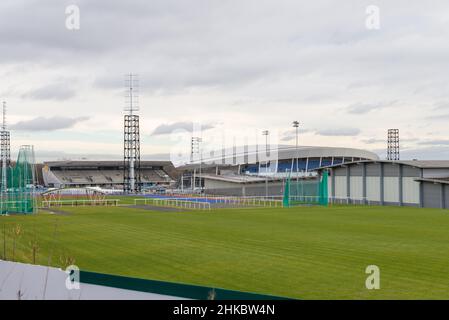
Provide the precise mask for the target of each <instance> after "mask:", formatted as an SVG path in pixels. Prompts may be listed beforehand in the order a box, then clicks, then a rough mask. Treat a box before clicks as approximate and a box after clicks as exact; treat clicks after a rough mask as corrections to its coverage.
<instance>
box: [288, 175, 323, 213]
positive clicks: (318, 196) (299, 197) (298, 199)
mask: <svg viewBox="0 0 449 320" xmlns="http://www.w3.org/2000/svg"><path fill="white" fill-rule="evenodd" d="M327 182H328V173H327V172H326V171H324V172H323V174H322V175H321V177H320V178H319V179H299V180H293V181H292V180H291V178H290V177H289V178H288V179H287V182H286V184H285V188H284V197H283V204H284V207H290V206H295V205H301V204H317V205H323V206H327V205H328V201H329V200H328V191H327V190H328V189H327Z"/></svg>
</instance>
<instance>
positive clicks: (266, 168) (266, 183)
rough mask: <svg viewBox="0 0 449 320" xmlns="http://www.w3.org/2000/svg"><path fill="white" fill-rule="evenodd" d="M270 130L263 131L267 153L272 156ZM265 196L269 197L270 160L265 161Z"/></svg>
mask: <svg viewBox="0 0 449 320" xmlns="http://www.w3.org/2000/svg"><path fill="white" fill-rule="evenodd" d="M269 134H270V131H268V130H264V131H262V135H264V136H265V155H266V156H267V157H269V156H270V151H269V150H268V135H269ZM265 197H268V160H267V161H266V162H265Z"/></svg>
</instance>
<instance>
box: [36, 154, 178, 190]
mask: <svg viewBox="0 0 449 320" xmlns="http://www.w3.org/2000/svg"><path fill="white" fill-rule="evenodd" d="M123 166H124V165H123V161H52V162H45V163H44V164H43V167H42V179H43V184H44V185H45V186H46V187H55V188H63V187H102V188H112V189H123V181H124V167H123ZM140 175H141V182H142V185H143V187H151V186H155V185H161V186H170V185H172V184H174V183H175V182H176V179H177V171H176V169H175V167H174V166H173V164H172V163H171V162H170V161H141V163H140Z"/></svg>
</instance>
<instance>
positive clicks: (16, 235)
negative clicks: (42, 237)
mask: <svg viewBox="0 0 449 320" xmlns="http://www.w3.org/2000/svg"><path fill="white" fill-rule="evenodd" d="M21 233H22V228H21V227H20V224H16V225H15V226H14V228H13V229H12V261H15V257H16V240H17V238H19V237H20V235H21Z"/></svg>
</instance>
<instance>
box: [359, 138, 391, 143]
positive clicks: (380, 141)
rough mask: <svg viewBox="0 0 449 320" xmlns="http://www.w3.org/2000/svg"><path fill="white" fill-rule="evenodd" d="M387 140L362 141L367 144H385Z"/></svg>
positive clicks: (372, 139)
mask: <svg viewBox="0 0 449 320" xmlns="http://www.w3.org/2000/svg"><path fill="white" fill-rule="evenodd" d="M385 141H386V140H383V139H376V138H370V139H365V140H362V142H363V143H366V144H376V143H384V142H385Z"/></svg>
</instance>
